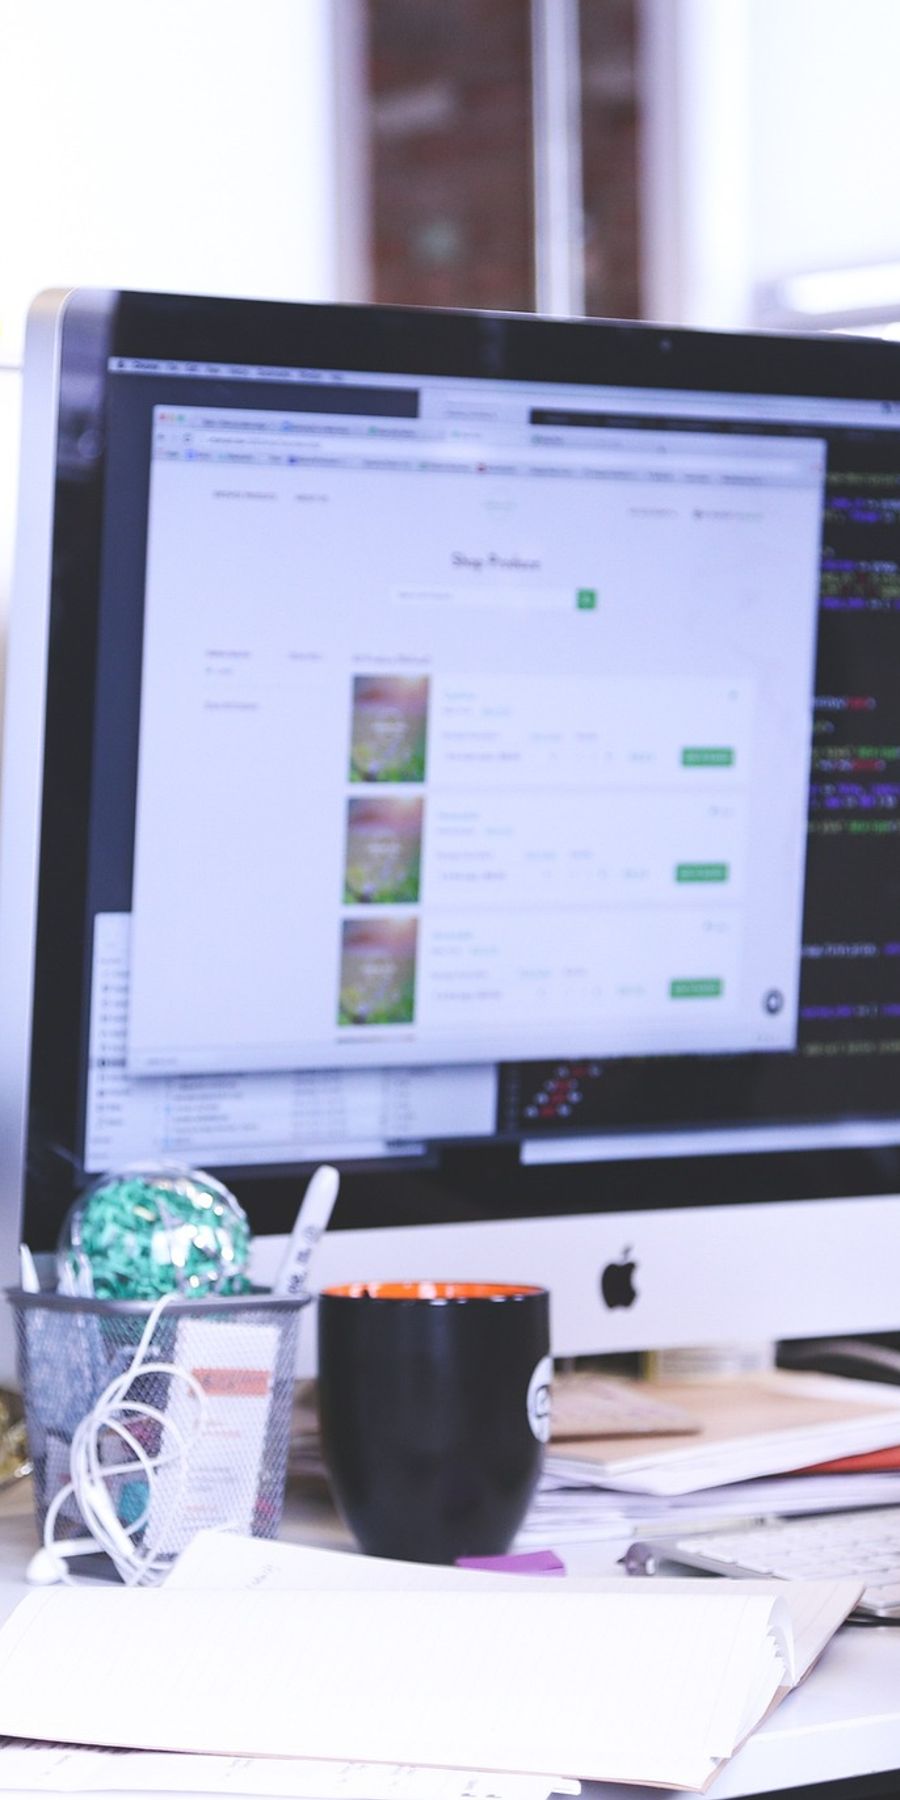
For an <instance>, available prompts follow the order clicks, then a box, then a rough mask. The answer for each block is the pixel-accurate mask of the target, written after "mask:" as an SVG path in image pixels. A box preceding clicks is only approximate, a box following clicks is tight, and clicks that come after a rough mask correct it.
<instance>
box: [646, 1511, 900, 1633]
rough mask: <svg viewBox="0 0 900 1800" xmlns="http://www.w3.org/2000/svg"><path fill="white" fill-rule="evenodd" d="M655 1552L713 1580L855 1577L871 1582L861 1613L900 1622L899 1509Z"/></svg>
mask: <svg viewBox="0 0 900 1800" xmlns="http://www.w3.org/2000/svg"><path fill="white" fill-rule="evenodd" d="M652 1548H653V1549H654V1550H655V1551H656V1553H657V1555H658V1556H660V1557H663V1556H664V1557H666V1558H667V1559H669V1560H671V1561H673V1562H682V1563H688V1564H689V1565H690V1566H691V1567H692V1568H695V1569H707V1570H709V1572H710V1573H711V1574H713V1575H737V1576H742V1575H755V1576H757V1577H759V1576H764V1575H774V1576H776V1577H778V1578H779V1579H783V1580H786V1581H804V1580H806V1581H819V1580H824V1581H828V1580H831V1579H832V1577H836V1576H840V1575H851V1576H856V1577H857V1578H858V1579H859V1580H860V1581H862V1582H865V1591H864V1592H863V1594H862V1597H861V1599H860V1601H859V1605H858V1608H857V1610H858V1611H859V1612H863V1613H867V1614H869V1615H874V1616H875V1617H876V1618H900V1506H883V1507H871V1508H867V1509H866V1510H865V1511H860V1512H845V1513H825V1514H820V1515H817V1516H815V1517H809V1516H808V1517H806V1518H802V1519H784V1520H782V1519H777V1520H772V1521H770V1522H768V1523H766V1524H762V1525H745V1526H741V1527H740V1528H739V1529H737V1530H731V1531H705V1532H696V1533H691V1534H690V1535H688V1534H685V1536H684V1537H678V1538H671V1539H666V1540H665V1542H664V1543H662V1542H661V1543H659V1544H656V1545H654V1546H653V1547H652Z"/></svg>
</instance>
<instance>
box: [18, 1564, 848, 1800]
mask: <svg viewBox="0 0 900 1800" xmlns="http://www.w3.org/2000/svg"><path fill="white" fill-rule="evenodd" d="M858 1593H859V1586H858V1584H856V1583H854V1582H849V1581H842V1582H833V1583H816V1582H811V1583H802V1582H801V1583H782V1584H771V1583H769V1584H767V1583H764V1582H763V1583H753V1582H746V1583H740V1584H729V1583H721V1584H719V1583H715V1584H706V1583H699V1582H691V1581H672V1582H669V1581H660V1582H656V1583H649V1582H647V1583H625V1582H623V1581H621V1580H618V1581H617V1580H615V1579H614V1580H612V1581H604V1580H600V1579H593V1578H578V1577H569V1578H567V1579H566V1580H562V1581H559V1580H546V1579H540V1578H529V1577H523V1576H520V1575H502V1574H496V1573H482V1572H478V1573H476V1572H472V1571H469V1570H463V1569H454V1568H435V1567H431V1566H425V1565H421V1564H408V1563H396V1562H389V1561H387V1560H386V1559H381V1558H377V1559H376V1558H363V1557H359V1556H355V1555H345V1554H341V1553H339V1552H334V1551H315V1550H308V1549H303V1548H300V1547H296V1546H290V1545H285V1544H266V1543H263V1542H260V1541H257V1540H253V1539H241V1538H238V1537H232V1536H230V1535H228V1534H223V1533H201V1534H199V1535H198V1536H197V1537H196V1538H195V1539H194V1541H193V1543H192V1544H191V1545H190V1546H189V1547H188V1549H187V1550H186V1551H185V1552H184V1553H183V1554H182V1556H181V1557H180V1558H179V1560H178V1562H177V1563H176V1564H175V1567H174V1569H173V1570H172V1572H171V1573H170V1575H169V1577H168V1579H167V1581H166V1582H165V1583H164V1584H163V1585H162V1586H160V1587H158V1588H156V1589H153V1590H132V1591H129V1592H121V1591H115V1590H113V1589H110V1588H101V1587H90V1586H85V1587H79V1588H78V1589H76V1590H74V1591H68V1592H67V1591H63V1590H60V1589H55V1590H44V1591H43V1592H40V1593H33V1594H31V1595H30V1596H29V1597H28V1598H27V1599H26V1600H24V1601H23V1602H22V1603H21V1604H20V1605H19V1606H18V1607H17V1608H16V1610H15V1612H14V1613H13V1614H12V1616H11V1617H10V1619H9V1620H8V1622H7V1624H6V1625H5V1626H4V1627H3V1629H2V1631H0V1730H2V1731H3V1732H5V1733H6V1734H7V1737H8V1738H15V1739H18V1740H20V1741H21V1740H26V1741H27V1742H30V1743H31V1744H32V1745H33V1744H34V1742H35V1741H38V1742H48V1741H52V1742H53V1743H54V1744H55V1745H57V1746H59V1745H60V1744H67V1745H72V1746H75V1745H82V1746H85V1752H84V1753H86V1754H89V1755H91V1754H94V1753H95V1752H96V1750H97V1748H100V1747H107V1748H117V1749H123V1750H129V1751H132V1752H137V1753H138V1755H139V1758H140V1757H142V1756H146V1755H147V1754H148V1753H149V1754H155V1753H160V1752H164V1751H167V1752H174V1753H177V1754H178V1756H179V1760H180V1757H181V1756H183V1755H185V1754H191V1755H199V1756H201V1757H208V1756H211V1755H213V1754H215V1755H218V1756H220V1757H225V1758H251V1759H253V1762H252V1764H251V1768H252V1770H253V1772H254V1780H255V1782H259V1781H262V1782H263V1783H264V1782H265V1781H266V1779H267V1772H266V1771H265V1770H263V1769H262V1768H261V1764H260V1763H257V1761H256V1759H266V1760H268V1759H270V1758H275V1759H276V1760H280V1762H281V1763H282V1764H284V1763H286V1762H289V1761H290V1762H293V1761H295V1760H296V1774H297V1777H298V1779H297V1782H296V1785H295V1786H294V1788H293V1789H291V1791H292V1792H294V1793H296V1794H300V1795H304V1794H308V1793H310V1791H311V1788H310V1768H309V1764H308V1761H307V1759H313V1761H314V1762H323V1763H329V1764H332V1765H338V1766H344V1767H346V1765H347V1764H359V1763H366V1764H375V1765H378V1766H379V1768H380V1770H381V1771H382V1772H383V1773H386V1772H387V1771H388V1770H389V1769H391V1768H396V1766H397V1765H404V1766H407V1769H408V1766H409V1765H413V1769H414V1771H415V1773H414V1774H413V1773H412V1772H411V1771H409V1770H408V1785H407V1786H406V1788H405V1790H404V1789H402V1788H401V1790H400V1791H401V1793H402V1792H404V1791H405V1792H406V1793H407V1794H408V1795H410V1797H411V1800H413V1797H415V1800H419V1797H420V1800H430V1797H431V1795H432V1794H433V1793H434V1792H435V1788H434V1786H433V1783H434V1781H435V1779H438V1780H440V1777H436V1776H435V1771H437V1770H442V1771H444V1779H445V1782H446V1785H444V1786H443V1787H442V1788H441V1789H439V1792H440V1793H441V1800H443V1797H444V1796H447V1800H450V1796H452V1795H456V1794H458V1795H460V1796H461V1795H462V1794H463V1793H464V1792H465V1793H467V1794H472V1795H474V1797H475V1800H488V1796H490V1795H496V1796H498V1800H505V1796H506V1795H507V1793H509V1794H510V1795H512V1796H515V1795H517V1794H518V1793H519V1792H520V1791H521V1788H520V1786H519V1784H520V1782H521V1778H522V1777H523V1776H525V1777H527V1778H528V1780H529V1782H530V1784H531V1785H530V1786H528V1785H527V1784H526V1792H527V1793H528V1794H529V1795H533V1794H534V1793H535V1792H541V1791H543V1792H547V1791H549V1790H551V1789H557V1790H558V1789H559V1787H560V1783H562V1786H563V1790H564V1791H569V1792H572V1791H577V1783H578V1781H579V1780H581V1779H585V1778H592V1779H597V1780H610V1781H635V1782H643V1783H649V1784H653V1785H658V1786H664V1787H670V1786H681V1787H687V1788H690V1789H702V1788H704V1787H706V1786H707V1784H708V1783H709V1782H710V1780H711V1779H712V1778H713V1777H714V1775H715V1774H716V1772H717V1770H718V1769H719V1768H720V1767H721V1766H722V1764H723V1763H724V1762H725V1761H726V1760H727V1759H728V1758H729V1757H730V1756H731V1755H732V1754H733V1753H734V1751H735V1750H736V1749H737V1748H738V1746H739V1745H740V1743H741V1742H742V1741H743V1740H744V1738H745V1737H746V1736H747V1735H748V1733H749V1732H751V1731H752V1730H753V1729H754V1728H755V1727H756V1726H757V1725H758V1724H759V1723H760V1721H761V1720H762V1718H763V1717H764V1716H765V1715H766V1713H767V1712H768V1711H769V1709H770V1708H771V1706H772V1705H773V1704H775V1703H776V1702H777V1701H778V1700H779V1699H781V1698H782V1697H783V1696H784V1695H785V1694H786V1693H788V1692H789V1691H790V1690H791V1688H792V1687H794V1686H795V1685H796V1684H797V1682H799V1681H800V1680H802V1679H803V1677H804V1675H805V1674H806V1673H807V1672H808V1670H809V1669H810V1668H811V1666H812V1664H813V1663H814V1662H815V1661H816V1659H817V1658H818V1657H819V1655H820V1654H821V1653H822V1651H823V1649H824V1648H825V1646H826V1645H827V1643H828V1641H829V1639H830V1637H831V1636H832V1634H833V1633H834V1631H835V1630H836V1629H837V1628H838V1626H839V1625H840V1623H841V1622H842V1620H843V1619H844V1618H845V1617H846V1616H847V1613H848V1612H849V1611H850V1609H851V1607H852V1606H853V1605H854V1603H855V1600H856V1598H857V1596H858ZM298 1622H299V1624H300V1629H298ZM223 1644H227V1645H228V1655H227V1657H225V1658H223V1657H222V1655H221V1648H222V1645H223ZM588 1646H589V1648H590V1654H586V1650H587V1648H588ZM203 1668H208V1669H213V1668H214V1669H215V1671H216V1678H215V1680H214V1681H210V1682H207V1683H205V1684H204V1690H203V1697H202V1704H198V1703H197V1701H198V1695H197V1687H196V1672H197V1670H198V1669H203ZM648 1693H649V1694H652V1696H653V1705H652V1706H650V1707H648V1706H647V1695H648ZM151 1695H152V1704H150V1703H149V1702H148V1696H151ZM15 1749H16V1746H12V1747H10V1746H8V1747H7V1752H6V1754H7V1755H9V1756H12V1754H13V1752H14V1750H15ZM28 1754H29V1752H28V1749H27V1744H22V1745H21V1748H20V1749H19V1753H18V1757H17V1766H16V1768H15V1775H16V1779H17V1782H18V1784H19V1785H20V1786H21V1781H20V1780H19V1777H20V1776H21V1773H22V1762H23V1758H24V1757H26V1756H27V1755H28ZM30 1754H31V1755H32V1757H33V1758H34V1762H35V1766H37V1762H38V1758H37V1757H36V1756H35V1754H34V1750H33V1749H32V1750H31V1752H30ZM117 1760H118V1761H119V1768H118V1782H119V1786H120V1788H122V1787H125V1788H128V1787H130V1786H136V1785H137V1784H138V1781H139V1780H141V1779H145V1778H146V1777H145V1776H144V1773H143V1771H142V1770H141V1768H140V1762H139V1761H138V1765H137V1766H136V1768H135V1779H134V1781H132V1780H131V1778H130V1776H129V1772H128V1763H127V1762H125V1761H124V1759H117ZM73 1764H74V1766H75V1767H76V1768H77V1754H76V1753H74V1752H73V1753H72V1756H71V1758H70V1765H69V1767H70V1774H71V1769H72V1766H73ZM3 1766H4V1753H3V1752H2V1751H0V1787H2V1785H3V1782H4V1780H5V1779H6V1778H5V1776H4V1772H3ZM450 1770H455V1771H456V1772H457V1773H456V1776H455V1778H454V1780H453V1782H451V1780H450V1777H449V1774H448V1773H447V1772H448V1771H450ZM423 1771H424V1772H425V1773H424V1775H423V1773H422V1772H423ZM470 1771H480V1772H481V1773H480V1774H479V1775H478V1776H477V1777H476V1783H475V1786H474V1787H470V1786H469V1785H468V1783H469V1779H470V1776H469V1774H468V1773H467V1772H470ZM333 1772H334V1774H335V1775H337V1772H338V1770H337V1767H335V1768H334V1771H333ZM10 1773H12V1766H10ZM187 1773H188V1775H190V1771H187ZM197 1773H198V1774H201V1775H202V1770H200V1771H197ZM269 1774H270V1777H271V1779H273V1780H274V1781H275V1782H277V1781H278V1780H279V1779H280V1780H284V1772H283V1769H279V1770H277V1771H270V1772H269ZM486 1778H487V1785H485V1783H486ZM179 1781H180V1775H179V1771H178V1770H177V1768H176V1767H173V1768H172V1770H171V1773H170V1781H169V1785H170V1787H175V1786H176V1785H178V1784H179ZM6 1785H7V1787H9V1786H10V1785H11V1783H10V1782H9V1781H7V1782H6ZM219 1786H220V1787H221V1782H220V1784H219ZM189 1788H190V1782H188V1784H187V1791H189ZM242 1791H243V1792H245V1793H246V1792H270V1793H271V1792H284V1791H285V1790H284V1788H283V1787H281V1788H279V1787H278V1786H264V1785H263V1786H258V1785H251V1787H249V1788H248V1787H246V1786H245V1787H244V1788H243V1790H242ZM344 1791H346V1790H344ZM349 1791H350V1792H351V1793H353V1792H357V1793H358V1792H359V1788H358V1787H356V1788H355V1789H354V1787H353V1785H352V1781H351V1785H350V1788H349ZM365 1791H366V1794H367V1795H368V1796H369V1800H379V1797H380V1795H381V1793H382V1792H384V1788H383V1787H382V1786H380V1785H377V1784H376V1785H370V1786H367V1787H366V1789H365ZM315 1792H316V1793H317V1794H322V1795H324V1796H326V1800H327V1796H329V1795H330V1794H331V1793H333V1792H335V1788H334V1786H333V1785H326V1786H325V1787H324V1788H316V1789H315Z"/></svg>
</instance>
